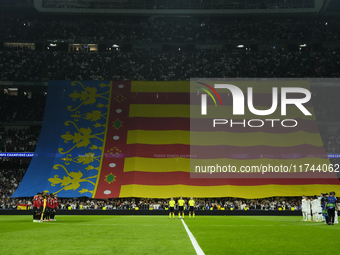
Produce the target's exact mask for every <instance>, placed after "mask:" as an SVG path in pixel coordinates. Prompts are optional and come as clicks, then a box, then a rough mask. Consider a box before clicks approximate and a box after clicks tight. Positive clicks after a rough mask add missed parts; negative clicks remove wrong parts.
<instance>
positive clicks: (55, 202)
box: [51, 194, 59, 221]
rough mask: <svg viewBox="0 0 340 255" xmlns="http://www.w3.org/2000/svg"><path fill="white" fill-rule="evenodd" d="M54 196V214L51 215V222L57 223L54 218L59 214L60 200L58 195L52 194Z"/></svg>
mask: <svg viewBox="0 0 340 255" xmlns="http://www.w3.org/2000/svg"><path fill="white" fill-rule="evenodd" d="M52 195H53V199H52V213H51V220H53V221H55V219H54V216H55V215H56V213H57V209H58V207H59V205H58V198H57V194H52Z"/></svg>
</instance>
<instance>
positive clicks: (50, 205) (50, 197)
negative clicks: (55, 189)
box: [44, 194, 53, 221]
mask: <svg viewBox="0 0 340 255" xmlns="http://www.w3.org/2000/svg"><path fill="white" fill-rule="evenodd" d="M52 210H53V194H50V195H47V197H46V208H45V215H44V218H45V219H46V221H50V217H51V213H52Z"/></svg>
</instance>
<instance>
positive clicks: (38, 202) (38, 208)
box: [33, 193, 42, 222]
mask: <svg viewBox="0 0 340 255" xmlns="http://www.w3.org/2000/svg"><path fill="white" fill-rule="evenodd" d="M41 195H42V194H41V193H38V194H37V195H36V196H34V197H33V222H41V221H40V215H41V212H42V199H41Z"/></svg>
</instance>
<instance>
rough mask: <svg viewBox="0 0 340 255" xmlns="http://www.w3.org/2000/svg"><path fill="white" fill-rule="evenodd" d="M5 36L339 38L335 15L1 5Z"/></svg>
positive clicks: (81, 38)
mask: <svg viewBox="0 0 340 255" xmlns="http://www.w3.org/2000/svg"><path fill="white" fill-rule="evenodd" d="M0 21H1V22H0V39H5V41H9V42H16V41H27V42H34V41H37V42H39V41H46V40H49V41H51V42H55V41H56V40H57V41H59V42H61V41H63V42H75V43H81V42H87V43H100V42H112V41H113V42H114V43H136V44H139V43H144V44H145V43H222V44H226V43H230V42H239V43H241V44H244V43H260V42H264V43H266V44H273V45H275V44H276V43H278V44H280V43H282V42H291V43H294V42H296V43H301V44H303V43H306V42H314V43H320V42H337V41H338V39H339V38H340V23H339V19H338V18H336V17H333V18H332V17H328V18H324V17H317V18H314V17H313V18H304V19H302V18H291V19H288V18H284V19H282V18H279V19H265V18H263V19H244V18H237V19H225V18H224V19H222V18H211V19H207V18H202V19H200V18H176V19H173V18H163V19H159V18H154V19H152V18H145V17H144V18H143V17H134V18H122V17H120V18H112V16H80V15H78V16H74V15H73V16H66V15H64V16H61V15H59V16H58V15H39V14H37V13H34V12H33V13H29V14H27V13H26V14H22V13H8V12H1V11H0Z"/></svg>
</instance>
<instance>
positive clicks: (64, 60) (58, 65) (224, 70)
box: [0, 50, 340, 81]
mask: <svg viewBox="0 0 340 255" xmlns="http://www.w3.org/2000/svg"><path fill="white" fill-rule="evenodd" d="M339 59H340V53H339V52H337V51H326V52H251V51H244V52H241V51H240V52H226V51H225V50H201V51H197V52H183V51H181V50H176V51H173V52H168V53H164V52H163V53H162V52H156V51H152V50H143V51H133V52H123V51H113V52H109V53H98V52H88V53H84V52H69V53H66V52H49V53H44V54H43V53H41V52H38V53H37V52H31V51H26V52H17V51H2V52H1V51H0V81H43V80H45V81H47V80H101V79H105V80H151V81H153V80H158V81H173V80H190V78H199V77H205V78H215V77H221V78H222V77H231V78H235V77H246V78H253V77H260V78H276V77H280V78H293V77H299V78H300V77H310V78H322V77H324V78H332V77H339V75H340V60H339Z"/></svg>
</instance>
